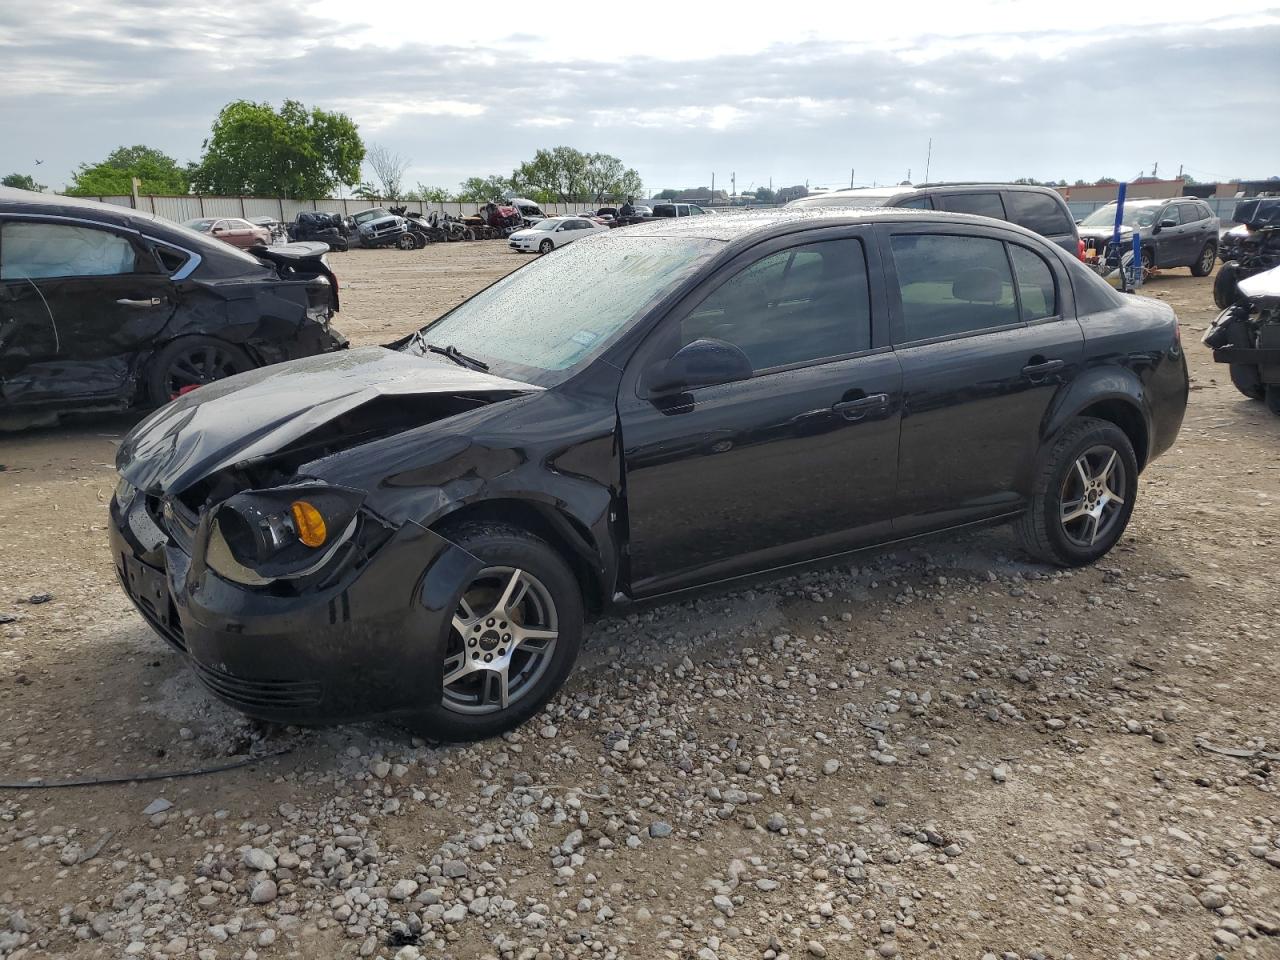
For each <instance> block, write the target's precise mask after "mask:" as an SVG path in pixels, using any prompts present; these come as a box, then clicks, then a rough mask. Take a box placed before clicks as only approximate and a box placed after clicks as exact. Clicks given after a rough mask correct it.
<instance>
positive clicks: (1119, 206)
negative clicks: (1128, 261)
mask: <svg viewBox="0 0 1280 960" xmlns="http://www.w3.org/2000/svg"><path fill="white" fill-rule="evenodd" d="M1126 187H1128V184H1127V183H1122V184H1120V185H1119V186H1118V187H1117V188H1116V225H1115V228H1114V229H1113V230H1112V231H1111V243H1112V244H1113V245H1114V248H1115V251H1116V256H1119V255H1120V227H1121V226H1123V225H1124V195H1125V188H1126Z"/></svg>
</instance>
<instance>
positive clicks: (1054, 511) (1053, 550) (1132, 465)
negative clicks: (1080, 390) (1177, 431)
mask: <svg viewBox="0 0 1280 960" xmlns="http://www.w3.org/2000/svg"><path fill="white" fill-rule="evenodd" d="M1137 492H1138V460H1137V457H1136V456H1135V455H1134V452H1133V444H1131V443H1130V442H1129V438H1128V436H1127V435H1126V434H1125V432H1124V431H1123V430H1121V429H1120V428H1119V427H1117V426H1116V425H1115V424H1114V423H1111V422H1109V421H1107V420H1097V419H1094V418H1092V417H1080V418H1078V419H1076V420H1073V421H1071V422H1070V423H1069V424H1068V425H1067V426H1066V427H1064V428H1063V429H1062V431H1061V432H1060V433H1059V434H1058V436H1057V438H1055V439H1054V440H1053V441H1052V442H1051V446H1050V447H1049V448H1048V450H1047V451H1045V452H1044V453H1043V454H1042V456H1041V458H1040V462H1039V465H1038V467H1037V469H1036V473H1035V477H1034V480H1033V483H1032V492H1031V506H1030V509H1028V510H1027V512H1026V513H1025V514H1023V516H1022V517H1021V519H1019V520H1018V522H1017V530H1018V537H1019V539H1020V540H1021V541H1022V546H1023V547H1024V549H1026V551H1027V552H1028V553H1030V554H1031V555H1032V556H1033V557H1035V558H1036V559H1038V560H1042V561H1044V562H1045V563H1051V564H1056V565H1058V566H1063V567H1078V566H1083V565H1084V564H1088V563H1093V562H1094V561H1095V560H1098V559H1099V558H1100V557H1102V556H1104V555H1105V554H1106V553H1107V552H1108V551H1109V550H1111V548H1112V547H1114V546H1115V545H1116V542H1117V541H1118V540H1119V539H1120V537H1121V535H1122V534H1123V533H1124V531H1125V528H1126V527H1127V526H1128V524H1129V517H1130V516H1131V515H1132V513H1133V504H1134V500H1135V498H1136V496H1137ZM1117 501H1118V502H1117Z"/></svg>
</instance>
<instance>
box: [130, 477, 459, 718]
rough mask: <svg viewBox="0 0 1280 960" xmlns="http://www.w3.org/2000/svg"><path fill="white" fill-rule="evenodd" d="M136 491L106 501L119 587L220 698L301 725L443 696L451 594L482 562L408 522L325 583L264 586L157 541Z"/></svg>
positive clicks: (389, 712) (396, 709)
mask: <svg viewBox="0 0 1280 960" xmlns="http://www.w3.org/2000/svg"><path fill="white" fill-rule="evenodd" d="M144 499H145V498H143V497H138V498H137V499H136V500H135V502H134V503H133V504H131V505H130V507H129V509H128V510H126V511H123V512H122V511H121V510H120V508H119V504H118V503H117V501H116V500H115V499H114V498H113V499H112V501H111V510H110V513H111V522H110V525H109V526H110V540H111V551H112V556H113V559H114V562H115V565H116V570H117V574H118V575H119V578H120V582H121V586H122V587H123V588H124V590H125V592H126V594H128V596H129V598H130V599H131V600H132V601H133V603H134V606H135V607H136V608H137V609H138V612H139V613H140V614H141V615H142V617H143V618H144V619H145V620H146V621H147V622H148V623H149V624H150V625H151V626H152V628H153V629H155V630H156V632H157V633H159V634H160V635H161V636H162V637H163V638H164V639H165V640H166V641H168V642H169V643H170V644H171V645H172V646H174V647H175V648H176V649H177V650H179V651H180V652H181V653H183V654H184V655H185V656H186V657H187V658H188V659H189V661H190V663H191V666H192V668H193V670H194V672H195V675H196V677H197V678H198V679H199V680H200V682H201V683H202V684H203V685H204V686H205V687H206V688H207V689H208V690H209V691H210V692H211V693H212V694H213V695H214V696H216V697H217V698H218V699H220V700H223V701H224V702H226V703H228V704H230V705H231V706H232V707H234V708H236V709H237V710H240V711H241V712H243V713H245V714H248V715H249V716H253V717H258V718H261V719H263V720H270V721H275V722H281V723H303V724H310V723H329V722H336V721H350V720H365V719H373V718H378V717H391V716H404V715H408V714H413V713H416V712H420V711H421V710H423V709H425V708H427V707H430V706H432V705H434V704H435V703H438V702H439V699H440V694H441V669H442V665H443V660H444V644H445V642H446V639H447V637H448V630H449V625H450V621H451V619H452V614H453V602H454V597H455V596H456V594H457V591H458V590H459V589H460V588H461V587H462V585H463V584H465V583H466V582H468V581H469V580H470V578H471V577H472V576H473V575H474V574H475V572H476V571H477V570H478V569H479V568H480V566H481V564H480V562H479V561H478V560H476V559H475V558H474V557H473V556H471V555H470V554H468V553H466V552H465V551H464V550H462V549H461V548H459V547H457V546H455V545H454V544H452V543H450V542H449V541H448V540H445V539H444V538H443V537H441V536H439V535H438V534H436V533H435V532H433V531H431V530H427V529H424V528H422V527H418V526H415V525H412V524H407V525H405V526H404V527H402V528H401V529H400V530H399V531H397V532H396V533H395V534H393V536H392V538H391V539H390V540H389V541H388V542H387V543H385V544H384V545H383V546H382V547H381V548H380V549H378V550H377V552H376V553H375V555H374V556H373V558H371V559H369V560H368V561H367V562H366V563H365V564H364V565H363V566H362V567H359V568H356V569H351V570H348V571H346V572H344V573H342V574H340V575H339V576H338V577H337V578H336V579H337V582H335V583H333V584H332V585H329V586H325V587H320V588H316V589H314V590H311V591H308V592H304V593H301V594H288V595H286V593H285V592H284V591H281V592H277V593H272V592H270V588H248V587H243V586H240V585H238V584H235V583H231V582H229V581H226V580H223V579H222V578H220V577H218V576H216V575H215V574H213V573H212V572H211V571H209V570H208V569H207V568H205V567H204V564H203V561H202V560H199V559H197V560H194V561H193V559H192V557H191V556H188V555H187V554H186V553H185V552H184V551H183V550H182V549H180V548H179V547H177V546H175V545H174V544H173V543H172V542H170V541H168V540H161V542H159V543H156V542H155V540H156V537H157V536H159V537H163V536H164V534H163V533H162V532H161V531H160V530H159V528H158V527H157V526H156V525H155V523H154V522H153V521H152V520H151V517H150V513H149V512H148V510H147V507H146V505H145V502H144ZM201 542H202V540H201V537H200V535H199V534H197V537H196V544H197V545H198V544H199V543H201ZM202 552H203V551H202V548H200V547H199V546H196V547H194V548H193V553H196V554H197V555H200V554H202Z"/></svg>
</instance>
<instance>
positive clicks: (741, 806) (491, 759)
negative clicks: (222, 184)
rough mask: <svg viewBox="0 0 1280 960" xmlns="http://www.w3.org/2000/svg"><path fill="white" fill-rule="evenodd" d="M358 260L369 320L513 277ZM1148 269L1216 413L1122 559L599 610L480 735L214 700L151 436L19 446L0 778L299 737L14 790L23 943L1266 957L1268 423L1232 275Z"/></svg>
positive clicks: (136, 952)
mask: <svg viewBox="0 0 1280 960" xmlns="http://www.w3.org/2000/svg"><path fill="white" fill-rule="evenodd" d="M334 260H335V267H336V270H337V273H338V275H339V277H340V278H341V280H342V283H343V288H344V289H343V291H342V293H343V299H344V309H343V312H342V314H341V322H340V326H341V327H342V328H343V329H344V331H345V332H346V333H347V334H348V335H349V336H350V337H351V338H352V340H353V341H354V342H356V343H377V342H383V341H386V340H389V339H391V338H392V336H393V335H397V334H400V333H403V332H407V331H409V330H410V329H412V328H414V327H417V326H418V325H420V323H421V322H422V321H424V320H425V319H427V318H429V317H432V316H434V315H436V314H437V313H439V312H440V311H441V310H443V309H444V308H446V307H448V306H450V305H452V304H453V303H455V302H457V301H458V300H460V299H461V298H463V297H464V296H465V295H466V294H467V293H469V292H470V291H472V290H474V289H476V288H478V287H479V286H482V285H483V284H485V283H487V282H488V281H489V280H490V279H492V278H494V277H497V276H499V275H501V274H502V273H503V272H505V271H506V270H508V269H510V268H511V267H513V266H515V265H517V264H519V263H522V262H524V261H523V260H522V259H520V258H518V257H517V256H516V255H514V254H509V253H507V251H506V250H505V249H503V247H502V246H501V244H497V243H490V244H465V245H464V244H459V245H449V246H442V247H432V248H428V249H426V250H422V251H416V252H413V253H404V252H400V251H396V250H383V251H355V252H352V253H349V254H345V255H338V256H335V257H334ZM1146 292H1147V293H1149V294H1151V295H1154V296H1157V297H1160V298H1162V299H1165V300H1168V301H1169V302H1170V303H1172V304H1173V306H1174V307H1175V308H1176V309H1177V310H1178V311H1179V315H1180V317H1181V318H1182V321H1183V324H1184V326H1183V334H1184V341H1185V342H1186V343H1187V345H1188V347H1187V349H1188V354H1189V356H1190V361H1191V367H1192V373H1193V377H1194V384H1193V392H1192V395H1191V407H1190V409H1189V411H1188V414H1187V420H1186V423H1185V425H1184V427H1183V431H1182V435H1181V438H1180V440H1179V442H1178V444H1177V446H1176V447H1175V448H1174V449H1173V450H1172V451H1171V452H1170V453H1168V454H1167V455H1166V456H1165V457H1163V458H1162V459H1161V460H1159V461H1157V462H1156V463H1155V464H1154V465H1153V466H1152V467H1151V468H1150V469H1149V470H1148V471H1147V472H1146V473H1145V474H1144V476H1143V483H1142V488H1141V497H1140V501H1139V504H1138V507H1137V511H1136V513H1135V515H1134V521H1133V523H1132V525H1131V527H1130V530H1129V533H1128V535H1127V536H1126V537H1125V539H1124V540H1123V541H1122V542H1121V544H1120V547H1119V548H1118V549H1117V550H1116V551H1115V552H1114V553H1113V554H1112V555H1111V556H1110V557H1109V558H1108V559H1107V561H1106V562H1104V563H1103V564H1101V565H1099V566H1097V567H1094V568H1091V569H1086V570H1081V571H1078V572H1072V573H1064V572H1061V571H1056V570H1051V569H1048V568H1044V567H1040V566H1035V565H1032V564H1029V563H1027V562H1026V561H1025V559H1024V558H1022V557H1021V556H1020V555H1019V554H1018V552H1017V550H1016V548H1015V546H1014V542H1013V540H1012V538H1011V537H1010V535H1009V534H1008V533H1007V532H1006V531H1003V530H995V531H991V532H988V533H985V534H981V535H978V536H972V537H968V538H965V539H963V540H947V541H940V542H934V543H930V544H927V545H924V546H921V547H918V548H915V549H911V550H903V551H899V552H897V553H894V554H890V555H883V556H877V557H870V558H860V559H859V560H858V561H857V562H856V564H848V563H846V564H844V565H842V566H838V567H833V568H828V569H825V570H820V571H817V572H812V573H807V574H803V575H799V576H796V577H792V578H789V579H785V580H774V581H771V582H767V583H764V584H761V585H757V586H756V587H755V588H753V589H749V590H743V591H741V592H737V593H723V594H719V595H715V596H711V597H708V598H704V599H701V600H698V601H692V602H687V603H682V604H677V605H669V606H665V607H661V608H658V609H655V610H652V611H650V612H646V613H643V614H640V615H636V616H632V617H628V618H627V619H626V620H612V621H608V622H604V623H601V624H598V625H596V626H595V627H593V628H592V630H591V631H590V634H589V639H588V647H587V649H586V651H585V653H584V657H583V660H582V662H581V664H580V669H579V671H578V673H577V674H576V676H575V678H574V679H573V680H572V681H571V683H570V686H569V688H568V689H567V690H566V691H565V692H564V693H563V694H562V695H560V696H559V697H557V698H556V699H555V700H554V701H553V703H552V705H551V706H550V707H549V708H548V711H547V713H546V714H545V715H544V716H543V717H540V718H538V719H537V720H535V721H534V722H532V723H531V724H529V725H527V726H526V727H525V728H523V729H521V730H520V731H519V732H517V733H516V734H513V735H511V736H509V737H507V738H505V739H501V740H495V741H493V742H488V743H483V744H479V745H477V746H474V747H469V748H453V747H449V748H434V747H431V746H428V745H425V744H423V743H422V742H421V741H415V740H413V739H411V737H410V736H409V735H408V734H406V733H404V732H403V731H401V730H399V729H397V728H395V727H392V726H383V725H367V726H350V727H340V728H335V729H327V730H318V731H295V730H282V729H267V730H264V729H260V728H257V727H254V726H252V725H250V724H248V723H246V722H244V721H242V720H241V719H240V718H239V717H238V716H236V715H235V714H233V713H231V712H230V711H228V710H226V709H224V708H222V707H221V706H220V705H218V704H217V703H215V702H213V701H211V700H210V699H209V698H208V697H207V696H206V695H205V694H204V693H203V692H202V691H201V690H200V688H198V687H197V686H195V684H194V682H193V680H192V678H191V677H190V675H189V671H188V670H187V669H186V668H185V667H184V665H183V663H182V661H181V660H180V659H179V657H178V656H177V655H175V654H174V653H172V652H171V651H170V650H169V649H168V648H167V647H166V646H165V645H164V644H163V643H162V642H161V641H159V640H158V639H156V638H155V637H153V636H152V635H151V634H150V633H149V631H148V630H147V628H146V627H145V626H144V625H143V623H142V621H141V620H140V619H139V618H138V617H137V616H136V615H135V614H134V613H133V611H132V610H131V608H130V607H129V605H128V603H127V601H126V600H125V598H124V597H123V596H122V594H121V593H120V591H119V589H118V588H117V587H116V584H115V581H114V576H113V573H112V568H111V562H110V559H109V557H108V553H107V548H106V538H105V532H104V524H105V519H106V504H107V501H108V499H109V497H110V495H111V491H112V488H113V484H114V481H113V476H112V471H111V461H112V457H113V454H114V449H115V446H116V444H117V443H118V442H119V439H120V437H121V435H122V433H123V432H124V431H125V430H127V429H128V427H129V423H130V421H129V420H127V419H123V418H115V419H107V420H93V421H89V422H82V423H79V424H75V425H71V426H64V427H63V428H62V429H59V430H47V431H39V432H31V433H27V434H25V435H20V436H13V435H9V436H6V437H3V438H0V464H2V465H3V466H0V471H2V472H0V557H2V559H3V568H2V570H3V572H2V573H0V779H4V780H7V781H22V780H26V779H28V778H32V777H43V778H46V779H47V780H50V781H52V780H62V779H68V778H77V777H120V776H123V777H129V776H140V775H145V774H148V773H156V772H162V771H178V770H195V769H199V768H201V767H205V766H208V765H211V764H216V763H219V762H225V761H226V760H227V758H228V757H229V756H231V755H239V754H243V753H244V752H246V751H247V750H252V751H253V752H254V753H255V754H258V755H261V754H273V753H276V752H277V751H284V752H282V753H279V755H275V756H271V757H269V758H268V759H265V760H262V761H261V762H258V763H256V764H255V765H252V766H247V767H241V768H239V769H235V770H232V771H229V772H223V773H215V774H209V775H203V776H196V777H191V778H186V779H165V780H159V781H150V782H126V783H122V784H118V785H98V786H88V787H78V788H70V789H39V790H25V791H15V790H10V789H4V790H0V956H5V955H6V954H7V955H8V956H9V957H11V958H12V960H17V958H19V957H37V956H39V957H43V956H64V957H77V958H87V957H120V956H141V957H151V956H156V957H160V956H164V957H199V958H201V960H209V958H213V957H218V958H230V957H235V958H253V957H255V956H258V957H262V958H264V960H265V958H277V957H305V958H319V957H326V958H327V957H354V956H366V957H367V956H377V957H387V958H390V957H400V958H401V960H408V958H413V957H418V956H419V955H421V956H424V957H441V956H444V957H455V958H472V957H498V956H501V957H510V958H522V960H532V958H535V957H537V958H543V957H570V956H572V957H585V956H590V957H599V958H607V957H642V958H643V957H663V958H672V960H682V958H695V957H696V958H699V960H715V958H720V960H729V958H738V957H754V958H771V957H772V958H777V957H782V956H790V957H792V958H802V957H806V958H807V957H834V958H840V957H864V956H866V957H893V956H903V957H947V958H952V957H954V958H965V960H969V958H975V960H976V958H985V957H996V958H1049V957H1052V958H1067V957H1075V958H1107V960H1121V958H1140V957H1170V958H1191V957H1203V958H1210V957H1215V956H1218V955H1232V956H1246V957H1280V796H1278V791H1277V779H1280V773H1278V771H1280V713H1278V712H1277V711H1276V709H1275V697H1276V694H1277V691H1278V690H1280V628H1278V627H1277V624H1278V622H1280V576H1278V574H1280V510H1278V509H1277V508H1278V506H1280V419H1278V418H1274V417H1272V416H1270V415H1269V414H1267V413H1266V412H1265V410H1264V409H1263V408H1262V406H1261V405H1260V404H1255V403H1250V402H1248V401H1246V400H1244V399H1243V398H1242V397H1240V396H1239V395H1238V394H1237V393H1236V392H1235V391H1234V389H1232V387H1231V385H1230V382H1229V381H1228V380H1227V378H1226V376H1225V374H1226V371H1225V370H1224V369H1222V368H1219V367H1215V366H1214V365H1213V364H1212V363H1211V362H1209V361H1208V356H1207V351H1206V350H1205V349H1204V348H1203V347H1201V346H1200V345H1199V343H1198V337H1199V334H1200V333H1201V332H1202V331H1203V329H1204V328H1205V326H1206V324H1207V323H1208V321H1209V320H1210V319H1211V318H1212V316H1213V314H1214V312H1215V311H1214V309H1213V307H1212V301H1211V296H1210V287H1209V281H1205V280H1196V279H1192V278H1190V277H1189V276H1187V274H1186V271H1185V270H1176V271H1171V272H1170V273H1169V275H1168V276H1166V277H1163V278H1159V279H1157V280H1156V281H1154V282H1153V283H1152V284H1151V285H1150V286H1149V287H1148V288H1147V291H1146ZM44 595H47V596H48V599H47V600H46V601H45V602H39V603H37V602H36V600H38V599H39V598H40V597H41V596H44ZM1223 750H1229V751H1232V752H1231V753H1223V752H1221V751H1223ZM1268 753H1269V754H1270V757H1268V756H1267V755H1266V754H1268ZM156 801H162V802H156ZM161 808H163V809H161Z"/></svg>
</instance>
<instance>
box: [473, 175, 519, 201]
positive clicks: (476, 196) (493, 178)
mask: <svg viewBox="0 0 1280 960" xmlns="http://www.w3.org/2000/svg"><path fill="white" fill-rule="evenodd" d="M514 189H515V183H514V182H513V181H512V180H511V179H510V178H508V177H504V176H502V174H500V173H491V174H489V176H487V177H467V179H465V180H463V181H462V183H460V184H459V185H458V199H459V200H463V201H466V202H468V203H485V202H487V201H489V200H498V199H501V198H502V197H504V196H507V195H509V194H510V193H511V192H512V191H513V190H514ZM530 199H536V198H533V197H530Z"/></svg>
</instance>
